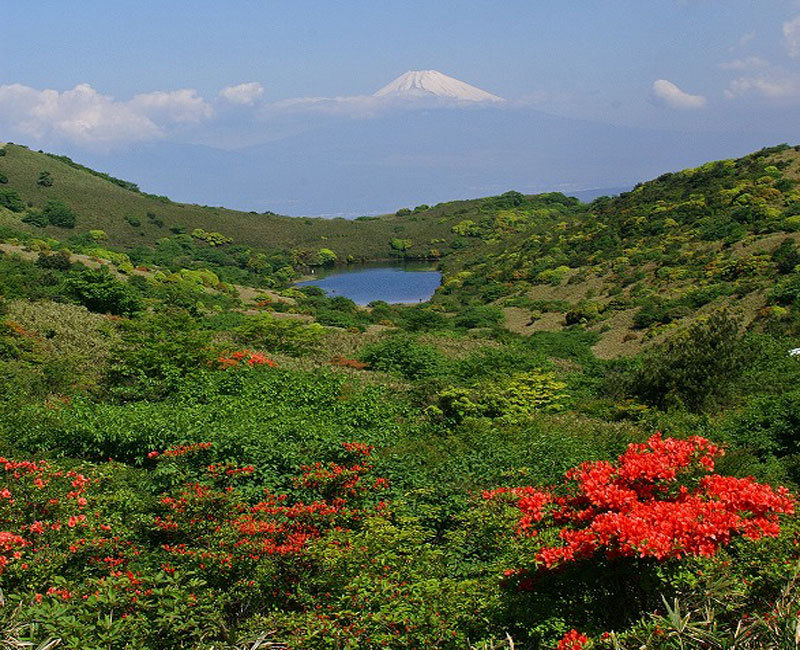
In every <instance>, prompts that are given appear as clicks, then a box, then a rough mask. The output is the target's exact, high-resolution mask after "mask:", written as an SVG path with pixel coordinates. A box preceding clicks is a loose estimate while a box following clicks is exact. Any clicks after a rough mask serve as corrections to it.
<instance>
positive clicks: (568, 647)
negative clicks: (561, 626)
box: [556, 629, 589, 650]
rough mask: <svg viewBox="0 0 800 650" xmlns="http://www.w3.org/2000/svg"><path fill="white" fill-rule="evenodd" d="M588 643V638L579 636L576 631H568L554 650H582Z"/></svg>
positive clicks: (583, 635)
mask: <svg viewBox="0 0 800 650" xmlns="http://www.w3.org/2000/svg"><path fill="white" fill-rule="evenodd" d="M588 642H589V637H588V636H586V635H585V634H581V633H580V632H578V630H575V629H573V630H570V631H569V632H567V633H566V634H565V635H564V636H563V637H562V638H561V640H560V641H559V642H558V645H557V646H556V650H583V647H584V646H585V645H586V644H587V643H588Z"/></svg>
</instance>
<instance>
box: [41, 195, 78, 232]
mask: <svg viewBox="0 0 800 650" xmlns="http://www.w3.org/2000/svg"><path fill="white" fill-rule="evenodd" d="M42 214H43V215H44V217H45V218H46V219H47V222H48V223H49V224H50V225H51V226H57V227H59V228H74V227H75V223H76V221H77V217H76V216H75V213H74V212H73V211H72V209H71V208H70V207H69V206H67V205H65V204H64V203H62V202H61V201H48V202H47V203H45V204H44V208H42Z"/></svg>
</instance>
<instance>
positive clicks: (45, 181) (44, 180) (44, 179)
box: [36, 171, 53, 187]
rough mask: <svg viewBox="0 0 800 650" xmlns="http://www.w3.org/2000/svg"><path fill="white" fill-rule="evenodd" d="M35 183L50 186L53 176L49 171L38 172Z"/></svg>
mask: <svg viewBox="0 0 800 650" xmlns="http://www.w3.org/2000/svg"><path fill="white" fill-rule="evenodd" d="M36 184H37V185H38V186H40V187H52V186H53V176H52V174H51V173H50V172H48V171H44V172H39V178H37V179H36Z"/></svg>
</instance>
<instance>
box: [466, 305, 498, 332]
mask: <svg viewBox="0 0 800 650" xmlns="http://www.w3.org/2000/svg"><path fill="white" fill-rule="evenodd" d="M504 319H505V316H504V314H503V310H502V309H501V308H500V307H496V306H495V305H477V306H475V307H470V308H468V309H466V310H464V311H463V312H461V313H460V314H459V315H458V316H456V317H455V319H454V320H453V325H455V327H459V328H464V329H474V328H477V327H496V326H497V325H500V324H501V323H502V322H503V320H504Z"/></svg>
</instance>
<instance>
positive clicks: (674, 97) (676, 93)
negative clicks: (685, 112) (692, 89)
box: [653, 79, 706, 109]
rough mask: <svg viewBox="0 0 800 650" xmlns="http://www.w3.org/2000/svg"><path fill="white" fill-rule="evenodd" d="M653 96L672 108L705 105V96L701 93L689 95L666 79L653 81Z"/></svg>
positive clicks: (689, 107)
mask: <svg viewBox="0 0 800 650" xmlns="http://www.w3.org/2000/svg"><path fill="white" fill-rule="evenodd" d="M653 96H654V97H655V99H656V100H658V101H659V102H660V103H663V104H666V105H667V106H671V107H672V108H682V109H695V108H703V107H704V106H705V105H706V98H705V97H703V96H702V95H690V94H689V93H687V92H684V91H683V90H681V89H680V88H678V86H676V85H675V84H674V83H672V82H671V81H667V80H666V79H657V80H656V81H654V82H653Z"/></svg>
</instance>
